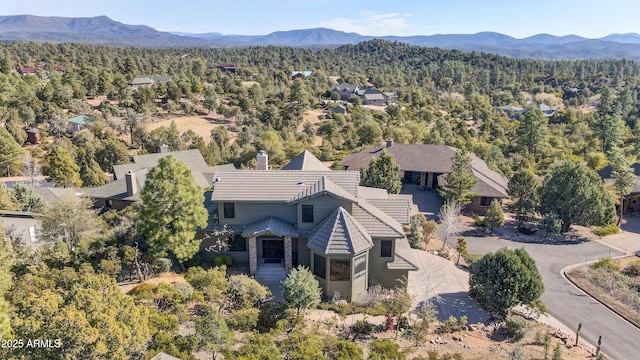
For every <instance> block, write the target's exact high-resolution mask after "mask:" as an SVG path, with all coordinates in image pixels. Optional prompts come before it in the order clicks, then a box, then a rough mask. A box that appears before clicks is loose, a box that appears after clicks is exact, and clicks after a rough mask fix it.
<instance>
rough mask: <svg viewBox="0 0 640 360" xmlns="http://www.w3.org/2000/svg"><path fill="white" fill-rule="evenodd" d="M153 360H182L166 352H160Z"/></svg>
mask: <svg viewBox="0 0 640 360" xmlns="http://www.w3.org/2000/svg"><path fill="white" fill-rule="evenodd" d="M151 360H182V359H181V358H179V357H175V356H173V355H169V354H167V353H166V352H159V353H158V354H157V355H156V356H154V357H152V358H151Z"/></svg>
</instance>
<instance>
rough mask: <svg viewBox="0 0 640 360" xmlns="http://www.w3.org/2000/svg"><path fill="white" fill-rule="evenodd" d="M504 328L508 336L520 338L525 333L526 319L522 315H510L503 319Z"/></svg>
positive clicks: (526, 328)
mask: <svg viewBox="0 0 640 360" xmlns="http://www.w3.org/2000/svg"><path fill="white" fill-rule="evenodd" d="M505 329H506V331H507V336H509V337H510V338H513V339H515V340H522V339H523V338H524V337H525V336H526V335H527V332H528V331H529V326H528V325H527V320H525V319H524V318H523V317H522V316H518V315H512V316H509V317H508V318H507V320H506V321H505Z"/></svg>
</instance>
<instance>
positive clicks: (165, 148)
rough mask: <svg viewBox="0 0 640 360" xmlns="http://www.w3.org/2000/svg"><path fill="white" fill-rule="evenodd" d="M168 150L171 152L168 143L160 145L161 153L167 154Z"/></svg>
mask: <svg viewBox="0 0 640 360" xmlns="http://www.w3.org/2000/svg"><path fill="white" fill-rule="evenodd" d="M168 152H169V145H167V144H162V145H160V153H161V154H166V153H168Z"/></svg>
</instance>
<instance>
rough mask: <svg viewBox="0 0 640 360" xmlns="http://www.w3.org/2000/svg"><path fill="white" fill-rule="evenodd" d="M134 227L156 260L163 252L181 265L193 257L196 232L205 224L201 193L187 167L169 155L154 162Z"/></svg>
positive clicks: (141, 196) (197, 243) (205, 218)
mask: <svg viewBox="0 0 640 360" xmlns="http://www.w3.org/2000/svg"><path fill="white" fill-rule="evenodd" d="M140 198H141V200H142V206H140V208H139V210H138V220H139V221H138V228H139V231H140V233H141V234H142V235H144V237H145V238H146V240H147V242H148V243H149V245H150V246H151V248H152V250H153V252H154V253H155V255H156V256H157V257H162V256H166V254H167V253H171V254H173V255H175V257H176V259H177V260H178V262H179V263H180V266H181V267H182V263H183V262H184V261H186V260H189V259H190V258H192V257H193V255H195V254H196V253H197V252H198V250H199V249H200V243H201V242H202V240H196V239H195V235H196V229H197V228H198V227H201V228H204V227H205V226H206V225H207V217H208V213H207V210H206V209H205V208H204V205H203V203H204V192H203V190H202V189H201V188H200V187H199V186H198V184H196V181H195V179H194V177H193V174H192V173H191V170H190V169H189V167H188V166H187V165H186V164H185V163H184V162H182V161H180V160H178V159H176V158H175V157H174V156H173V155H168V156H165V157H163V158H161V159H160V160H159V161H158V165H156V166H155V167H153V168H151V169H150V170H149V173H148V174H147V181H146V182H145V184H144V188H143V189H142V192H141V193H140Z"/></svg>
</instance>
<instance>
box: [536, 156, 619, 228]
mask: <svg viewBox="0 0 640 360" xmlns="http://www.w3.org/2000/svg"><path fill="white" fill-rule="evenodd" d="M538 193H539V195H540V213H541V214H554V215H555V216H557V217H558V218H559V219H560V220H561V222H562V225H561V229H560V231H561V232H563V233H564V232H567V231H568V230H569V228H570V227H571V225H572V224H578V225H583V226H591V225H596V226H604V225H607V224H611V223H613V222H614V221H615V217H616V210H615V205H614V202H613V198H612V196H611V193H609V191H607V189H606V187H605V185H604V183H603V182H602V180H601V179H600V177H599V176H598V174H597V173H596V172H595V171H593V170H591V169H589V168H588V167H587V166H586V165H583V164H574V163H571V162H565V163H563V164H561V165H559V166H556V167H554V168H553V170H551V173H550V174H549V175H548V176H547V177H546V178H545V179H544V182H543V183H542V186H540V188H539V190H538Z"/></svg>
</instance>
